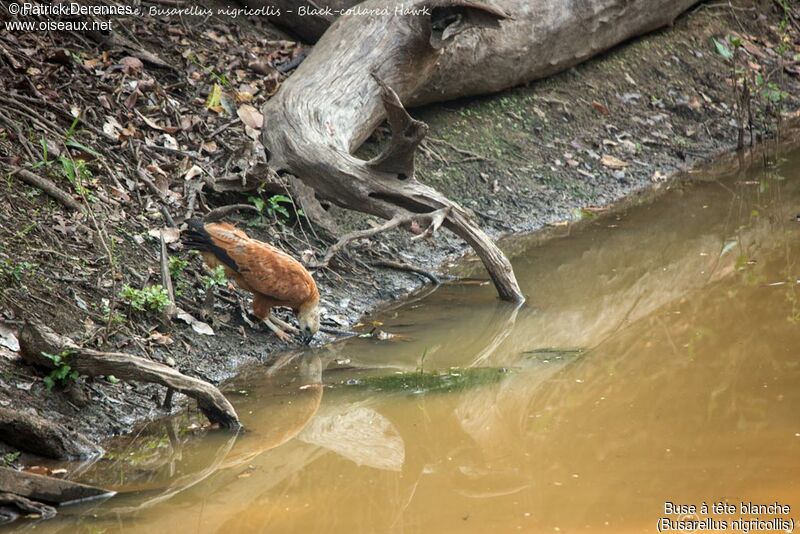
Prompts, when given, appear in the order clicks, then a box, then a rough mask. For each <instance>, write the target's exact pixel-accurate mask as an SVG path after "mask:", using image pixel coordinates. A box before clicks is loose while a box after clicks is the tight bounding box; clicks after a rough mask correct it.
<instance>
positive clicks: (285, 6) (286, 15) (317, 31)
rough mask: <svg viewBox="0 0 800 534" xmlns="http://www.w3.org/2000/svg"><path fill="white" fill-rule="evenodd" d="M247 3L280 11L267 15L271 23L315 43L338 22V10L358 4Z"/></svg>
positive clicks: (333, 0) (336, 0) (345, 0)
mask: <svg viewBox="0 0 800 534" xmlns="http://www.w3.org/2000/svg"><path fill="white" fill-rule="evenodd" d="M245 3H246V4H247V5H248V6H250V7H254V8H258V7H265V8H266V7H272V8H273V9H277V10H279V11H280V13H276V14H274V15H267V18H268V19H269V21H270V22H272V23H273V24H275V25H276V26H279V27H281V28H284V29H287V30H290V31H291V32H292V33H295V34H297V35H298V36H299V37H300V38H301V39H303V40H304V41H307V42H310V43H315V42H317V39H319V38H320V37H321V36H322V34H323V33H325V30H327V29H328V27H329V26H330V25H331V24H333V21H334V20H336V17H337V15H336V10H338V9H343V8H344V9H346V8H348V7H350V6H353V5H355V4H356V3H357V2H355V1H354V0H327V1H326V2H322V3H320V2H316V1H308V0H300V1H298V0H248V1H247V2H245ZM303 10H305V11H303ZM329 10H330V13H329V12H328V11H329Z"/></svg>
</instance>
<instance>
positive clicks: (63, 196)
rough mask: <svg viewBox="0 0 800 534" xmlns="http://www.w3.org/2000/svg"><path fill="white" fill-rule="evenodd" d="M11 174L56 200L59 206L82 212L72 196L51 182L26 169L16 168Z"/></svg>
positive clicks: (81, 207)
mask: <svg viewBox="0 0 800 534" xmlns="http://www.w3.org/2000/svg"><path fill="white" fill-rule="evenodd" d="M13 173H14V174H15V175H17V176H19V178H20V179H21V180H22V181H23V182H25V183H26V184H28V185H32V186H33V187H37V188H39V189H41V190H42V191H44V192H45V193H47V195H49V196H50V197H51V198H53V199H55V200H57V201H58V202H59V203H60V204H61V205H63V206H65V207H67V208H69V209H71V210H75V211H83V206H81V204H80V203H79V202H78V201H77V200H75V199H74V198H72V196H71V195H70V194H69V193H67V192H66V191H64V190H63V189H61V188H60V187H58V186H57V185H56V184H55V183H53V181H52V180H50V179H48V178H44V177H42V176H39V175H38V174H34V173H32V172H31V171H29V170H27V169H21V168H17V169H14V171H13Z"/></svg>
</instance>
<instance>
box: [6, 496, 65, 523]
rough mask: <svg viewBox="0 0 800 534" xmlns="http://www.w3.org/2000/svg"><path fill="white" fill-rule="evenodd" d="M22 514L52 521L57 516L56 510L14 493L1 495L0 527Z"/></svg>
mask: <svg viewBox="0 0 800 534" xmlns="http://www.w3.org/2000/svg"><path fill="white" fill-rule="evenodd" d="M20 514H25V515H29V514H33V515H38V516H39V517H41V518H42V519H51V518H52V517H54V516H55V515H56V509H55V508H53V507H52V506H49V505H47V504H42V503H40V502H36V501H32V500H30V499H26V498H25V497H20V496H19V495H15V494H14V493H0V525H2V524H5V523H11V522H13V521H15V520H16V519H17V518H18V517H19V516H20Z"/></svg>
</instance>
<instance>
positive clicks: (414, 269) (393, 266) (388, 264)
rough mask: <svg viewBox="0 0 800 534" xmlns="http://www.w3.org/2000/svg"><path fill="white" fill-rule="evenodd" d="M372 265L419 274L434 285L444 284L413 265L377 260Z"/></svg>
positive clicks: (434, 276)
mask: <svg viewBox="0 0 800 534" xmlns="http://www.w3.org/2000/svg"><path fill="white" fill-rule="evenodd" d="M370 265H371V266H373V267H386V268H387V269H396V270H398V271H408V272H410V273H414V274H418V275H420V276H422V277H424V278H427V279H428V280H430V282H431V283H432V284H434V285H439V284H441V283H442V281H441V280H439V277H438V276H436V275H435V274H433V273H432V272H430V271H426V270H425V269H421V268H420V267H414V266H413V265H410V264H408V263H406V262H403V261H395V260H375V261H373V262H371V263H370Z"/></svg>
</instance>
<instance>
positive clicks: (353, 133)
mask: <svg viewBox="0 0 800 534" xmlns="http://www.w3.org/2000/svg"><path fill="white" fill-rule="evenodd" d="M504 17H505V14H504V13H503V12H502V11H500V10H498V9H496V8H494V7H491V6H488V5H486V4H483V3H480V2H477V1H474V0H441V1H438V2H435V3H433V9H431V10H430V13H429V14H427V15H421V16H394V17H358V20H355V19H348V20H347V22H348V24H345V20H344V19H343V20H342V21H340V23H339V24H336V25H334V26H333V27H331V28H330V30H329V31H328V32H326V33H325V35H324V36H323V37H322V39H321V40H320V42H319V44H318V46H317V47H315V49H314V51H312V52H311V54H310V55H309V56H308V58H307V59H306V60H305V61H304V62H303V63H302V64H301V65H300V67H299V68H298V70H297V72H295V74H294V75H292V76H291V77H290V78H289V79H288V80H287V81H286V82H285V83H284V84H283V86H282V87H281V89H280V90H279V91H278V93H277V94H276V95H275V96H274V97H273V98H272V99H270V100H269V101H268V102H267V104H266V105H265V106H264V110H263V114H264V118H265V120H266V121H267V122H268V123H269V124H270V125H271V127H270V128H265V129H264V130H263V132H262V143H263V145H264V148H265V151H266V153H267V155H268V164H269V167H270V171H271V172H272V173H275V174H278V175H282V174H286V173H290V174H292V175H294V176H297V178H298V179H300V180H302V181H303V182H304V183H305V184H306V185H308V186H309V187H311V188H312V189H313V190H314V192H315V194H316V196H318V197H320V198H323V199H326V200H330V201H331V202H333V203H335V204H338V205H339V206H342V207H344V208H348V209H353V210H357V211H361V212H364V213H369V214H372V215H375V216H378V217H381V218H384V219H387V220H388V222H387V223H386V224H384V225H381V226H379V227H377V228H373V229H369V230H362V231H358V232H353V233H351V234H348V235H345V236H344V237H342V238H341V239H340V240H339V241H338V242H337V243H336V244H334V245H333V246H332V247H331V248H330V249H329V250H328V251H327V252H326V253H325V256H324V258H323V259H322V261H320V262H319V263H317V264H315V265H313V266H315V267H321V266H325V265H327V264H328V262H329V261H330V259H331V258H332V257H333V256H334V255H335V254H336V253H337V252H339V251H340V250H341V249H342V248H343V247H344V246H346V244H347V243H349V242H350V241H352V240H353V239H358V238H362V237H368V236H370V235H375V234H376V233H379V232H382V231H385V230H388V229H391V228H394V227H397V226H399V225H400V224H403V223H415V222H417V223H419V222H420V221H423V220H424V221H426V222H427V229H426V230H425V231H424V232H423V233H422V235H421V236H420V237H421V238H422V237H430V236H432V235H433V234H434V233H435V232H436V230H437V229H438V228H439V227H440V226H444V227H446V228H447V229H449V230H450V231H452V232H454V233H455V234H456V235H458V236H459V237H461V238H462V239H464V240H465V241H466V242H467V243H468V244H469V245H470V246H471V247H472V248H473V249H474V250H475V252H476V253H477V254H478V256H479V257H480V259H481V261H483V264H484V266H485V267H486V270H487V271H488V272H489V275H490V277H491V278H492V281H493V282H494V284H495V287H496V288H497V292H498V294H499V295H500V297H501V298H502V299H504V300H509V301H513V302H521V301H523V300H524V296H523V295H522V291H521V290H520V288H519V284H518V283H517V280H516V277H515V276H514V272H513V269H512V267H511V263H510V262H509V261H508V259H507V258H506V257H505V255H504V254H503V253H502V251H501V250H500V249H499V248H498V247H497V245H495V243H494V242H493V241H492V240H491V239H490V238H489V236H488V235H486V234H485V233H484V232H483V231H482V230H481V229H480V228H478V226H477V224H476V223H475V222H474V221H473V220H472V218H471V216H470V214H469V213H468V212H467V210H465V209H464V208H462V207H461V206H459V205H458V204H457V203H455V202H453V201H452V200H450V199H448V198H447V197H445V196H444V195H442V194H441V193H440V192H438V191H436V190H435V189H433V188H431V187H429V186H426V185H424V184H422V183H420V182H419V181H418V180H417V179H416V177H415V174H414V157H415V153H416V150H417V147H419V145H420V143H421V142H422V140H423V139H424V138H425V135H426V133H427V131H428V127H427V125H426V124H425V123H423V122H421V121H418V120H415V119H414V118H412V117H411V116H410V115H409V114H408V112H407V111H406V110H405V108H404V107H403V103H402V102H403V99H404V98H408V97H409V96H411V95H412V94H413V93H414V91H415V90H416V89H417V88H418V87H419V86H420V85H421V84H424V82H425V79H426V77H427V76H428V75H429V74H430V73H431V72H432V69H433V68H434V66H435V64H436V61H437V59H438V58H439V56H440V55H441V50H442V49H443V48H445V47H446V46H447V45H448V44H450V43H451V42H452V40H453V38H454V37H455V36H456V35H458V34H459V33H461V32H462V31H464V30H466V29H468V28H470V27H476V26H490V27H497V26H498V22H497V21H498V19H502V18H504ZM354 24H355V25H357V26H360V27H359V28H358V29H354V28H353V25H354ZM343 32H344V33H343ZM353 35H358V38H357V39H356V40H355V41H354V39H353V38H352V36H353ZM342 43H347V44H346V45H344V44H342ZM331 73H333V76H334V78H333V79H332V78H331ZM390 85H391V86H390ZM352 95H357V98H356V97H352ZM383 120H386V121H387V122H388V123H389V128H390V129H391V134H392V135H391V138H390V140H389V143H388V144H387V146H386V147H385V148H384V149H383V151H382V152H381V153H380V154H379V155H378V156H376V157H375V158H372V159H370V160H362V159H359V158H357V157H355V156H353V155H352V154H353V152H354V151H355V150H356V149H357V148H358V147H359V146H360V145H361V143H363V142H364V140H365V139H367V137H369V135H370V134H371V133H372V132H373V131H374V129H375V128H376V127H377V126H378V125H380V123H381V122H382V121H383ZM411 229H414V226H413V224H411Z"/></svg>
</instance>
